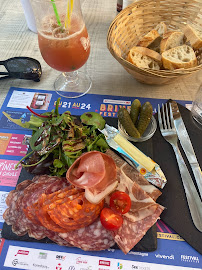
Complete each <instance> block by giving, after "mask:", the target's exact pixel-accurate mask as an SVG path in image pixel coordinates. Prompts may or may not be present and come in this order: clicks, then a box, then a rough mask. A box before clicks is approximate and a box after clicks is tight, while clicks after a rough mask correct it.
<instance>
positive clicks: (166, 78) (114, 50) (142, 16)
mask: <svg viewBox="0 0 202 270" xmlns="http://www.w3.org/2000/svg"><path fill="white" fill-rule="evenodd" d="M161 21H163V22H164V23H165V24H166V25H167V27H168V30H171V31H172V30H178V29H182V28H183V27H184V26H185V24H187V23H188V24H190V25H192V26H193V27H194V28H195V29H197V30H202V0H155V1H152V0H139V1H136V2H134V3H133V4H131V5H129V6H128V7H126V8H125V9H124V10H122V11H121V12H120V13H119V14H118V15H117V16H116V18H115V19H114V20H113V22H112V23H111V25H110V27H109V30H108V35H107V46H108V49H109V51H110V52H111V54H112V55H113V56H114V58H115V59H116V60H117V61H118V62H119V63H120V64H121V65H122V66H123V67H124V69H125V70H126V71H127V72H129V73H130V74H131V75H132V76H133V77H134V78H135V79H136V80H138V81H140V82H142V83H146V84H167V83H172V82H173V81H174V80H176V79H178V78H181V77H182V76H188V75H191V74H192V73H194V72H197V71H198V70H201V69H202V49H200V50H197V51H196V56H197V60H198V66H196V67H194V68H189V69H176V70H174V71H170V70H153V69H143V68H138V67H136V66H134V65H133V64H131V63H130V62H128V61H127V60H126V57H127V55H128V52H129V50H130V49H131V48H132V47H133V46H135V45H136V44H137V42H138V41H139V40H140V38H141V37H143V36H144V35H145V34H147V33H148V32H149V31H150V30H152V29H153V28H154V27H155V26H156V25H157V24H158V23H160V22H161Z"/></svg>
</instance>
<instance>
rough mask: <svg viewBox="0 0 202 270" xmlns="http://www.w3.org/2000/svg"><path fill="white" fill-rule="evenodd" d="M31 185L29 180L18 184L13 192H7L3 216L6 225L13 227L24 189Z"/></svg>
mask: <svg viewBox="0 0 202 270" xmlns="http://www.w3.org/2000/svg"><path fill="white" fill-rule="evenodd" d="M31 183H32V181H31V180H25V181H23V182H22V183H20V184H18V185H17V187H16V189H15V190H12V191H11V192H9V194H8V196H7V198H6V204H7V205H8V208H7V209H6V211H5V212H4V214H3V218H4V220H5V222H6V223H7V224H8V225H13V224H14V223H15V222H16V219H17V218H18V211H19V208H20V207H21V205H20V201H21V199H22V197H23V194H24V189H25V188H26V187H27V186H29V185H30V184H31Z"/></svg>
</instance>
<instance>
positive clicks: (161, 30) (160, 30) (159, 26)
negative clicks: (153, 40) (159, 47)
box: [154, 22, 167, 37]
mask: <svg viewBox="0 0 202 270" xmlns="http://www.w3.org/2000/svg"><path fill="white" fill-rule="evenodd" d="M154 29H155V30H156V31H157V32H158V33H159V35H160V36H161V37H163V36H164V35H165V33H166V32H167V25H166V24H165V23H164V22H160V23H158V24H157V26H156V27H155V28H154Z"/></svg>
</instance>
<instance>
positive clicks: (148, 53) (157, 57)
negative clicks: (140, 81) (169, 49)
mask: <svg viewBox="0 0 202 270" xmlns="http://www.w3.org/2000/svg"><path fill="white" fill-rule="evenodd" d="M133 52H138V53H140V54H142V55H145V56H149V57H150V58H151V59H153V60H154V61H156V62H157V63H159V64H161V55H160V53H157V52H155V51H153V50H150V49H148V48H145V47H140V46H134V47H133V48H132V49H131V50H130V52H129V55H130V57H131V58H132V54H133Z"/></svg>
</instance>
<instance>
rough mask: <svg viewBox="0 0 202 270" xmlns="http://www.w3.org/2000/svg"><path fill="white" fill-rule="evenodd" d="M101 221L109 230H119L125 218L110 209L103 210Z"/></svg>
mask: <svg viewBox="0 0 202 270" xmlns="http://www.w3.org/2000/svg"><path fill="white" fill-rule="evenodd" d="M100 221H101V223H102V225H103V227H105V229H107V230H111V231H113V230H117V229H118V228H120V227H121V226H122V224H123V218H122V216H120V215H119V214H117V213H115V212H114V211H113V210H112V209H110V208H103V209H102V211H101V213H100Z"/></svg>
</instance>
